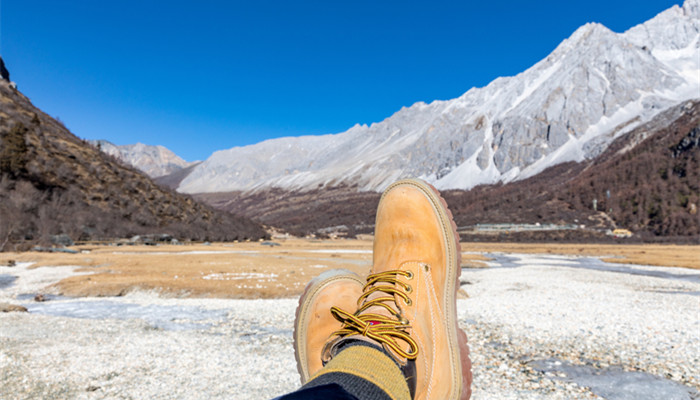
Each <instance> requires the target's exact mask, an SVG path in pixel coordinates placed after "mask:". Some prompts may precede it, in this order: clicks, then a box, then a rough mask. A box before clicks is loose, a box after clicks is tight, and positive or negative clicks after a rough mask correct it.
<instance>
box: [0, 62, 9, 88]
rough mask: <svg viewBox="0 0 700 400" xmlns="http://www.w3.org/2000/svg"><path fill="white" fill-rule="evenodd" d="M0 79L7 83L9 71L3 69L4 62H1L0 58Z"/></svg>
mask: <svg viewBox="0 0 700 400" xmlns="http://www.w3.org/2000/svg"><path fill="white" fill-rule="evenodd" d="M0 77H2V79H4V80H6V81H8V82H9V81H10V71H8V70H7V68H6V67H5V62H4V61H3V60H2V57H0Z"/></svg>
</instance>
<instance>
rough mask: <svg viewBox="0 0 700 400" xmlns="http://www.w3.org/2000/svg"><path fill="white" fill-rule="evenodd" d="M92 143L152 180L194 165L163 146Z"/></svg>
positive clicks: (101, 141)
mask: <svg viewBox="0 0 700 400" xmlns="http://www.w3.org/2000/svg"><path fill="white" fill-rule="evenodd" d="M90 142H91V143H92V144H93V145H95V146H99V147H100V150H102V151H103V152H105V153H107V154H109V155H111V156H114V157H116V158H118V159H120V160H122V161H123V162H125V163H127V164H129V165H131V166H133V167H135V168H137V169H139V170H141V171H143V172H144V173H146V175H148V176H150V177H152V178H155V177H159V176H163V175H168V174H171V173H173V172H175V171H178V170H180V169H182V168H186V167H189V166H190V165H192V164H193V163H190V162H187V161H185V160H183V159H182V158H180V157H178V156H177V155H175V153H173V152H172V151H170V150H168V149H166V148H165V147H163V146H149V145H146V144H143V143H136V144H128V145H123V146H117V145H115V144H113V143H110V142H108V141H106V140H92V141H90Z"/></svg>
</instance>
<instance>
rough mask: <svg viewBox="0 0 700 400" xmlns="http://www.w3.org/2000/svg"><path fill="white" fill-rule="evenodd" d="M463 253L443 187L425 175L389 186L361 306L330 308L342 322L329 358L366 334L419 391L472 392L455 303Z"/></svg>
mask: <svg viewBox="0 0 700 400" xmlns="http://www.w3.org/2000/svg"><path fill="white" fill-rule="evenodd" d="M460 259H461V252H460V246H459V237H458V235H457V232H456V226H455V224H454V222H453V221H452V214H451V213H450V211H449V210H448V209H447V205H446V203H445V201H444V200H443V199H442V197H440V194H439V193H438V192H437V190H436V189H435V188H433V187H432V186H430V185H429V184H427V183H425V182H423V181H419V180H403V181H399V182H396V183H394V184H393V185H391V186H389V188H387V190H386V191H385V192H384V194H383V195H382V198H381V200H380V202H379V207H378V209H377V220H376V225H375V237H374V263H373V267H372V270H371V271H370V275H369V276H368V277H367V284H366V285H365V287H364V289H363V294H362V295H361V296H360V300H359V303H360V305H361V306H360V308H359V309H358V310H357V312H354V313H353V312H352V311H348V310H352V308H350V309H343V308H342V307H333V308H332V309H331V312H332V313H333V315H334V316H336V318H338V320H339V321H342V322H343V328H342V329H340V330H339V331H338V332H336V333H335V335H337V337H336V338H335V339H334V340H332V341H330V342H329V343H328V344H327V345H326V347H325V348H324V351H323V357H324V359H326V360H327V359H328V358H329V357H332V356H333V355H335V354H336V350H334V349H337V348H340V347H341V346H342V344H343V343H344V342H347V341H348V340H352V339H359V340H367V341H370V342H373V343H376V344H381V345H382V346H383V348H384V349H385V350H386V351H387V352H388V353H390V354H392V355H393V356H394V359H395V360H396V361H397V362H398V363H399V364H400V365H401V366H402V370H403V371H404V375H405V376H406V379H407V382H408V384H409V389H411V394H412V395H413V398H414V399H421V400H423V399H426V400H428V399H435V400H464V399H468V398H469V397H470V395H471V389H470V386H471V380H472V377H471V361H470V359H469V348H468V347H467V343H466V335H465V334H464V332H463V331H462V330H461V329H459V326H458V321H457V306H456V294H457V289H458V287H459V275H460V273H461V267H460ZM412 371H413V372H412Z"/></svg>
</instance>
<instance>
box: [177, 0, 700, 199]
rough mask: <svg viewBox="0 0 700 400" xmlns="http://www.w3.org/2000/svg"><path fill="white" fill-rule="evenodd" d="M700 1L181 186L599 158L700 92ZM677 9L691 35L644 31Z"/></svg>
mask: <svg viewBox="0 0 700 400" xmlns="http://www.w3.org/2000/svg"><path fill="white" fill-rule="evenodd" d="M698 3H699V2H698V0H686V2H685V3H684V5H683V7H682V8H681V7H672V8H670V9H669V10H666V11H664V12H662V13H660V14H659V15H657V16H656V17H654V18H652V19H651V20H649V21H647V22H645V23H643V24H640V25H638V26H637V27H633V28H631V29H630V30H628V31H627V32H624V33H619V34H618V33H614V32H612V31H610V30H609V29H607V28H605V27H604V26H602V25H600V24H595V23H591V24H586V25H584V26H582V27H580V28H579V29H577V30H576V31H575V32H574V33H573V34H572V35H571V36H570V37H569V38H567V39H566V40H564V41H563V42H562V43H561V44H560V45H559V46H557V48H556V49H555V50H554V51H553V52H552V53H550V55H548V56H547V57H545V59H543V60H541V61H540V62H538V63H536V64H535V65H534V66H532V67H531V68H529V69H528V70H526V71H524V72H522V73H520V74H518V75H516V76H514V77H502V78H497V79H495V80H494V81H493V82H491V83H490V84H489V85H487V86H486V87H484V88H472V89H470V90H469V91H467V92H466V93H464V94H463V95H462V96H460V97H458V98H456V99H453V100H440V101H433V102H431V103H429V104H426V103H422V102H419V103H416V104H414V105H412V106H410V107H404V108H402V109H401V110H399V111H397V112H396V113H395V114H393V115H392V116H390V117H388V118H386V119H384V120H383V121H381V122H377V123H373V124H371V125H369V126H366V125H364V126H363V125H355V126H353V127H352V128H350V129H349V130H347V131H345V132H343V133H339V134H329V135H321V136H303V137H295V138H280V139H273V140H268V141H265V142H261V143H258V144H254V145H251V146H245V147H235V148H232V149H228V150H221V151H218V152H215V153H214V154H212V156H211V157H209V158H208V159H207V160H205V161H204V162H202V164H200V165H198V166H197V167H195V168H194V169H193V170H192V172H191V173H190V174H189V175H188V176H187V177H185V178H184V179H183V180H182V182H181V184H180V186H179V187H178V191H181V192H185V193H198V192H222V191H234V190H235V191H244V192H245V191H254V190H260V189H264V188H274V187H277V188H281V189H285V190H311V189H315V188H318V187H332V186H355V185H356V186H357V187H358V190H374V191H380V190H382V189H383V187H385V186H386V185H388V184H389V183H390V182H392V181H394V180H396V179H398V178H401V177H407V176H417V177H421V178H423V179H426V180H428V181H429V182H431V183H433V184H435V185H436V186H437V187H438V188H440V189H450V188H460V189H468V188H471V187H474V186H476V185H479V184H489V183H496V182H511V181H514V180H518V179H525V178H527V177H530V176H534V175H536V174H537V173H539V172H541V171H542V170H544V169H546V168H547V167H550V166H552V165H555V164H557V163H561V162H566V161H581V160H583V159H590V158H594V157H595V156H597V155H599V154H601V153H602V152H603V151H604V150H605V148H606V147H607V146H608V145H609V144H610V143H611V142H612V141H613V140H614V139H615V138H616V137H617V136H619V135H621V134H624V133H625V132H628V131H630V130H631V129H633V128H635V127H636V126H639V125H640V124H642V123H644V122H645V121H649V120H650V119H651V118H653V117H654V116H655V115H657V114H658V113H659V112H661V111H662V110H665V109H668V108H669V107H671V106H674V105H675V104H678V103H680V102H682V101H684V100H687V99H689V98H693V97H697V93H700V81H695V80H693V79H690V78H689V76H691V75H692V73H694V72H696V71H697V73H700V65H697V64H698V62H697V59H698V58H700V51H699V50H698V48H697V44H698V37H700V15H699V14H700V12H699V11H698V10H699V9H700V7H698ZM669 19H671V20H673V21H674V22H675V23H676V25H678V26H682V27H683V28H682V29H681V31H680V32H681V33H680V34H683V35H684V37H683V38H681V39H676V40H674V41H673V43H671V44H665V41H659V40H656V38H657V36H656V35H651V36H650V35H646V36H645V35H644V34H642V33H643V32H654V33H655V32H657V31H662V32H665V28H664V24H667V23H668V20H669ZM640 32H642V33H640ZM662 32H660V33H659V35H661V33H662ZM648 37H653V38H654V40H651V39H648ZM646 40H650V41H649V42H648V43H646V44H645V41H646ZM682 46H685V47H682ZM664 52H665V53H664ZM686 53H687V54H686ZM655 54H656V55H655ZM688 71H690V72H691V73H690V74H689V73H687V72H688Z"/></svg>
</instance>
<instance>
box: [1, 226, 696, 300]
mask: <svg viewBox="0 0 700 400" xmlns="http://www.w3.org/2000/svg"><path fill="white" fill-rule="evenodd" d="M278 243H279V245H278V246H266V245H263V244H261V243H259V242H247V243H226V244H224V243H219V244H212V245H201V244H199V245H160V246H95V245H93V246H90V245H84V246H76V247H75V248H74V249H75V250H78V251H79V253H78V254H66V253H39V252H25V253H0V265H7V264H8V263H9V262H10V260H14V261H16V262H34V263H35V264H34V265H33V266H32V268H38V267H42V266H77V267H80V268H79V269H78V270H77V271H79V272H91V274H85V275H78V276H73V277H70V278H67V279H64V280H62V281H61V282H59V283H57V284H56V285H54V286H53V287H52V288H51V291H52V292H55V293H59V294H63V295H68V296H120V295H124V294H126V293H128V292H130V291H134V290H143V291H156V292H160V293H162V294H163V295H167V296H175V297H218V298H279V297H294V296H297V295H299V294H300V293H301V291H302V290H303V288H304V286H305V285H306V283H307V282H308V281H309V280H310V279H311V278H313V277H314V276H316V275H318V274H320V273H321V272H322V271H324V270H327V269H334V268H346V269H349V270H351V271H354V272H356V273H358V274H361V275H362V274H366V273H367V271H368V269H369V267H370V265H371V262H372V254H371V251H372V242H371V241H370V240H326V241H312V240H304V239H288V240H283V241H278ZM462 250H463V252H464V253H463V260H462V264H463V266H465V267H486V264H485V263H484V262H483V261H486V260H488V258H487V256H485V255H484V254H483V253H491V252H503V253H539V254H563V255H575V256H596V257H601V258H603V259H604V260H606V261H610V262H617V263H632V264H642V265H657V266H669V267H688V268H698V266H699V265H700V246H674V245H580V244H577V245H559V244H499V243H479V244H475V243H463V245H462Z"/></svg>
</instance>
